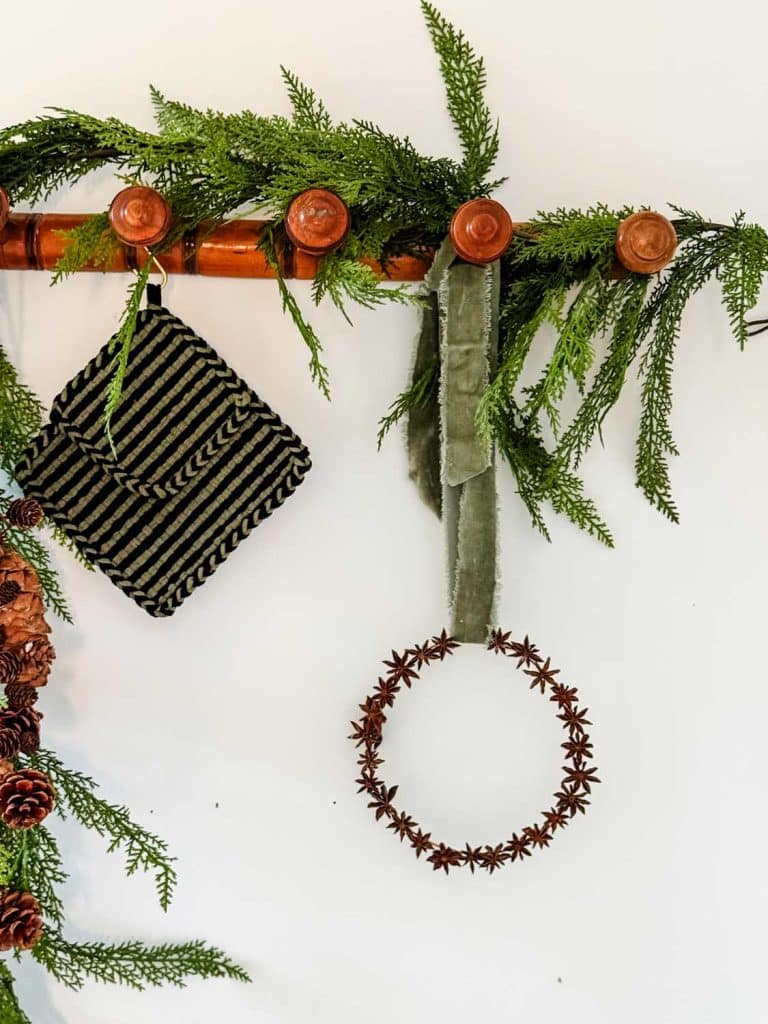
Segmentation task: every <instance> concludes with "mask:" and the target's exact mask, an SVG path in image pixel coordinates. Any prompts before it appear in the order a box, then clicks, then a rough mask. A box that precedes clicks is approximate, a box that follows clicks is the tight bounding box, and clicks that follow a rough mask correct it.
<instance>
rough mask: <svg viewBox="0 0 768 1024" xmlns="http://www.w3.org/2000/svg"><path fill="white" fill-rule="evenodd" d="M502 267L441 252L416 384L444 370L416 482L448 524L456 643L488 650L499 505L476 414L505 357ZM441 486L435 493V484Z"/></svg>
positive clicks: (422, 429) (418, 446)
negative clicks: (500, 355)
mask: <svg viewBox="0 0 768 1024" xmlns="http://www.w3.org/2000/svg"><path fill="white" fill-rule="evenodd" d="M499 278H500V275H499V264H498V262H495V263H492V264H488V265H487V266H483V267H478V266H472V265H470V264H467V263H462V262H460V261H458V260H457V257H456V253H455V250H454V249H453V246H452V245H451V243H450V241H449V240H447V239H446V241H445V242H444V243H443V245H442V246H441V248H440V250H439V252H438V254H437V257H436V259H435V262H434V265H433V267H432V269H431V271H430V273H429V275H428V277H427V288H428V295H427V304H426V306H425V309H424V312H423V319H422V327H421V332H420V335H419V338H418V342H417V349H416V360H415V364H414V371H413V375H414V381H416V380H419V379H421V377H422V376H423V375H424V373H425V372H426V371H427V370H428V369H429V366H430V365H431V364H432V363H435V364H437V363H439V367H440V371H439V372H440V389H439V395H437V394H436V395H435V396H434V397H433V396H430V397H429V398H428V399H427V401H426V402H425V403H424V404H422V405H421V406H418V407H416V408H415V409H413V410H412V411H411V414H410V416H409V420H408V426H407V442H408V456H409V470H410V476H411V479H412V480H413V481H414V483H415V484H416V486H417V488H418V490H419V493H420V494H421V496H422V498H423V499H424V500H425V502H426V503H427V505H428V506H429V507H430V508H432V509H433V511H435V512H436V514H437V515H438V516H442V518H443V520H444V522H445V530H446V543H447V555H448V585H449V598H450V603H451V609H452V629H451V632H452V635H453V636H455V637H456V639H457V640H459V641H460V642H464V643H485V641H486V640H487V638H488V632H489V629H490V624H491V622H492V621H493V614H494V602H495V594H496V549H497V533H498V531H497V501H496V474H495V464H494V457H493V452H492V450H491V448H490V446H488V445H487V444H486V443H485V442H483V441H482V440H481V438H480V437H479V435H478V432H477V427H476V416H477V409H478V405H479V402H480V399H481V398H482V395H483V393H484V391H485V389H486V387H487V385H488V380H489V377H490V374H491V371H492V369H493V368H494V366H495V363H496V358H497V352H498V310H499V289H500V281H499ZM438 480H439V481H440V488H439V492H438V487H437V481H438Z"/></svg>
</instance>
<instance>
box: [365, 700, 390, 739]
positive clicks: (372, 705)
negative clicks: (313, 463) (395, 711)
mask: <svg viewBox="0 0 768 1024" xmlns="http://www.w3.org/2000/svg"><path fill="white" fill-rule="evenodd" d="M358 707H359V708H360V710H361V711H362V712H363V717H364V718H365V721H366V722H367V723H368V725H369V726H370V727H371V731H372V732H376V733H380V732H381V727H382V726H383V725H384V723H385V722H386V720H387V716H386V715H385V714H384V712H383V711H382V710H381V704H380V703H379V699H378V697H368V698H367V699H366V701H365V704H359V705H358Z"/></svg>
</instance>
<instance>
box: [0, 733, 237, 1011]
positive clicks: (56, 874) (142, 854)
mask: <svg viewBox="0 0 768 1024" xmlns="http://www.w3.org/2000/svg"><path fill="white" fill-rule="evenodd" d="M17 761H18V767H31V768H35V769H37V770H38V771H42V772H44V773H45V774H46V775H48V777H49V778H50V779H51V782H52V783H53V785H54V788H55V790H56V794H57V803H56V810H57V812H58V815H59V816H60V817H61V818H66V817H68V816H69V815H71V816H72V817H74V818H75V819H76V820H77V821H78V822H79V823H80V824H81V825H83V826H84V827H85V828H89V829H93V830H94V831H96V832H97V833H98V834H99V835H101V836H104V837H105V838H107V839H108V840H109V849H110V850H116V849H118V848H119V849H122V850H123V852H124V853H125V855H126V874H128V875H132V874H134V873H135V872H137V871H140V870H141V871H148V872H151V873H152V874H153V875H154V877H155V888H156V892H157V897H158V901H159V903H160V906H161V907H162V908H163V909H164V910H167V909H168V906H169V904H170V901H171V896H172V894H173V889H174V886H175V883H176V872H175V870H174V867H173V859H172V858H171V857H170V856H169V855H168V850H167V846H166V844H165V843H164V842H163V840H161V839H158V837H157V836H155V835H153V834H152V833H151V832H148V831H146V829H143V828H141V826H139V825H137V824H135V823H134V822H133V821H132V820H131V818H130V816H129V814H128V812H127V810H126V809H125V808H124V807H117V806H115V805H114V804H110V803H108V802H106V801H105V800H102V799H100V798H99V797H97V796H96V795H95V789H96V783H95V782H94V781H93V779H91V778H89V777H88V776H86V775H84V774H83V773H82V772H78V771H73V770H71V769H69V768H67V767H65V766H64V764H62V762H61V760H60V759H59V758H58V757H56V755H55V754H52V753H51V752H50V751H47V750H40V751H38V752H37V753H36V754H34V755H31V756H29V757H25V756H23V755H22V756H20V757H19V758H18V759H17ZM66 880H67V873H66V871H65V870H64V865H63V860H62V856H61V852H60V850H59V846H58V843H57V841H56V838H55V836H54V834H53V832H52V831H51V830H50V829H49V828H48V827H47V825H37V826H35V827H34V828H32V829H10V828H8V827H7V826H5V825H4V824H2V823H0V882H1V884H2V885H5V886H9V887H10V888H12V889H18V890H23V891H26V892H32V893H34V895H35V897H36V898H37V900H38V902H39V903H40V907H41V911H42V914H43V919H44V922H45V930H44V932H43V937H42V939H41V940H40V942H39V943H38V944H37V945H36V946H35V947H34V949H33V950H32V956H33V957H34V959H35V960H37V961H38V963H40V964H41V965H42V966H43V967H45V969H46V970H47V971H49V972H50V973H51V974H52V975H53V977H54V978H56V979H57V980H58V981H60V982H61V983H62V984H64V985H67V986H69V987H70V988H74V989H79V988H81V987H82V985H83V984H84V982H85V981H86V980H87V979H89V978H91V979H94V980H96V981H101V982H105V983H110V984H112V983H120V984H124V985H129V986H131V987H132V988H137V989H143V988H145V987H146V986H148V985H161V984H172V985H183V984H184V983H185V981H186V979H187V978H189V977H193V976H194V977H202V978H232V979H235V980H239V981H248V980H250V979H249V978H248V975H247V974H246V972H245V971H243V969H242V968H241V967H239V966H238V965H237V964H235V963H233V962H232V961H231V960H230V959H229V958H228V957H227V956H225V955H224V954H223V953H222V952H221V951H220V950H218V949H216V948H214V947H211V946H206V945H205V944H204V943H202V942H199V941H192V942H183V943H173V944H163V945H156V946H147V945H145V944H144V943H142V942H121V943H117V944H109V943H104V942H71V941H69V940H68V939H66V938H65V937H64V935H63V934H62V928H63V925H64V907H63V904H62V901H61V898H60V896H59V893H58V888H59V886H61V885H62V884H63V883H64V882H66ZM12 982H13V977H12V974H11V972H10V971H9V970H8V969H7V967H5V966H4V965H2V964H0V1011H2V1012H0V1021H2V1022H3V1024H6V1021H8V1022H26V1021H27V1018H26V1017H25V1016H24V1013H23V1011H22V1010H21V1008H20V1007H19V1005H18V1001H17V999H16V995H15V993H14V991H13V984H12ZM14 1014H15V1016H14Z"/></svg>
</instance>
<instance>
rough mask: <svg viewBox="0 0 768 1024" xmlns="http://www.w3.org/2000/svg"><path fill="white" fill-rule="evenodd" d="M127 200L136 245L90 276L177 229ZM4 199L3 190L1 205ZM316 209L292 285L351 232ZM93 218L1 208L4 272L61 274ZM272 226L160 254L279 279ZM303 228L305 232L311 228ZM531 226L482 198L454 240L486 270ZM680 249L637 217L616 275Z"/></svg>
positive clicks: (649, 266) (220, 233)
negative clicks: (74, 233)
mask: <svg viewBox="0 0 768 1024" xmlns="http://www.w3.org/2000/svg"><path fill="white" fill-rule="evenodd" d="M134 191H136V189H135V188H134ZM148 191H151V190H148ZM305 195H306V194H305ZM121 196H123V194H122V193H121V194H120V195H118V196H117V197H116V200H115V204H114V205H113V207H112V209H111V211H110V216H111V218H112V220H113V224H114V223H115V219H117V220H119V223H120V226H121V230H120V231H119V232H118V234H120V237H121V238H123V239H127V238H131V239H132V242H130V243H129V242H128V241H124V242H123V243H122V244H121V245H120V247H119V248H118V249H117V251H116V254H115V257H114V259H113V261H112V263H111V264H110V265H109V266H108V267H106V268H102V267H99V268H94V267H84V268H83V269H85V270H94V269H99V270H103V269H106V270H107V271H110V272H117V273H120V272H123V273H124V272H126V271H130V270H136V269H138V268H139V267H141V266H143V265H144V264H145V263H146V262H147V260H149V259H151V258H152V256H151V254H150V252H149V251H148V250H147V249H146V248H145V247H144V246H146V245H147V244H148V243H147V242H146V241H141V242H139V241H138V239H145V238H148V237H149V238H154V237H163V236H164V232H165V231H166V230H167V228H168V224H169V223H170V220H169V217H170V214H169V213H168V214H166V211H164V209H163V208H162V207H161V206H158V207H157V208H156V209H155V210H154V213H153V216H152V217H149V218H148V219H147V218H144V217H143V216H138V217H137V216H134V215H135V213H136V208H135V206H134V205H133V204H132V203H131V202H126V201H125V196H123V198H122V200H121V198H120V197H121ZM2 198H3V197H2V190H1V189H0V206H2ZM128 198H129V199H130V198H131V197H128ZM134 198H135V197H134ZM317 209H319V210H320V212H321V214H322V217H323V218H324V221H323V232H324V235H323V238H322V245H320V244H318V246H317V250H318V251H317V252H312V251H308V249H307V247H306V246H307V243H306V241H305V242H304V243H302V244H303V247H300V245H299V244H297V243H298V242H299V241H300V238H299V236H300V235H301V230H302V216H301V211H299V216H297V217H296V218H295V220H294V221H293V222H292V223H291V225H290V230H289V232H288V233H289V236H290V237H291V239H292V242H293V243H294V244H290V245H289V246H287V247H286V250H285V252H284V254H283V256H282V265H281V272H282V274H283V276H284V277H286V278H297V279H299V280H309V279H311V278H313V277H314V276H315V273H316V271H317V268H318V265H319V261H320V259H321V256H320V255H319V250H320V249H321V248H322V249H323V251H329V250H330V248H332V247H333V246H335V245H337V244H339V242H340V241H342V240H343V238H344V235H345V233H346V231H347V230H348V223H346V221H345V219H344V216H343V211H340V210H336V209H335V208H333V207H327V206H325V205H323V204H320V205H319V206H318V205H317V204H315V207H313V210H317ZM88 216H89V214H61V213H43V214H38V213H9V212H8V209H7V207H5V208H2V209H0V270H53V269H55V267H56V264H57V262H58V260H59V259H60V257H61V256H62V254H63V252H64V250H65V248H66V246H67V244H68V242H67V238H66V236H65V235H64V234H63V232H66V231H69V230H71V229H72V228H75V227H78V226H79V225H81V224H82V223H83V222H84V221H85V220H87V218H88ZM5 218H7V219H5ZM3 219H5V226H4V227H3V226H2V224H3ZM266 223H267V222H265V221H261V220H239V221H230V222H229V223H226V224H219V225H218V226H213V225H212V224H205V223H203V224H201V225H199V226H198V227H197V228H195V229H194V230H192V231H190V232H188V233H187V234H185V235H184V236H183V237H182V238H181V239H179V240H178V241H177V242H176V243H175V244H174V245H172V246H170V247H169V248H167V249H164V250H163V251H162V252H161V253H160V262H161V264H162V267H163V269H164V270H165V271H166V272H167V273H169V274H201V275H204V276H206V277H244V278H274V277H275V273H274V271H273V270H272V268H271V267H270V266H269V265H268V263H267V260H266V257H265V255H264V253H263V252H262V251H261V250H260V249H259V239H260V237H261V232H262V231H263V230H264V226H265V224H266ZM303 226H304V227H306V224H304V225H303ZM525 227H526V225H525V223H517V224H516V223H514V222H513V221H512V220H511V219H510V218H509V215H508V214H507V212H506V211H505V210H504V208H503V207H501V206H500V205H499V204H498V203H495V202H494V201H493V200H489V199H477V200H472V201H471V202H470V203H465V204H464V205H463V206H462V207H460V208H459V210H457V212H456V215H455V216H454V219H453V221H452V223H451V238H452V239H453V242H454V245H455V247H456V250H457V252H458V253H459V255H460V256H461V257H462V258H463V259H465V260H467V261H469V262H472V263H484V262H486V261H489V260H493V259H497V258H498V256H500V255H501V254H502V253H503V252H504V250H505V249H506V247H507V246H508V245H509V241H510V239H511V237H512V235H513V234H514V232H515V231H516V230H520V229H524V228H525ZM116 230H117V227H116ZM131 232H132V234H131ZM310 235H311V237H312V238H313V239H315V238H317V237H318V236H317V231H316V230H314V229H313V231H312V232H310ZM133 239H136V240H133ZM676 246H677V236H676V234H675V230H674V226H673V225H672V224H671V222H670V221H668V220H667V219H666V218H665V217H663V216H662V215H661V214H658V213H653V212H651V211H641V212H639V213H636V214H632V216H630V217H628V218H627V220H625V221H624V222H623V223H622V225H621V227H620V228H619V232H618V235H617V240H616V256H617V264H616V267H615V270H614V273H613V276H620V275H621V274H625V273H626V272H627V271H628V270H629V271H634V272H635V273H649V274H650V273H655V272H656V271H657V270H660V269H661V268H662V267H664V266H666V264H668V263H669V262H670V261H671V260H672V259H673V257H674V254H675V249H676ZM433 255H434V253H433V252H432V251H431V250H425V252H424V255H423V256H422V257H417V256H400V257H397V258H396V259H393V260H392V261H390V262H389V263H388V264H387V269H386V275H387V278H388V279H389V280H392V281H419V280H421V279H422V278H423V277H424V275H425V273H426V272H427V270H428V269H429V267H430V265H431V263H432V257H433ZM366 262H367V263H368V265H369V266H371V267H372V268H373V269H374V270H376V271H381V270H382V267H381V265H380V264H379V263H377V262H376V261H373V260H368V261H366Z"/></svg>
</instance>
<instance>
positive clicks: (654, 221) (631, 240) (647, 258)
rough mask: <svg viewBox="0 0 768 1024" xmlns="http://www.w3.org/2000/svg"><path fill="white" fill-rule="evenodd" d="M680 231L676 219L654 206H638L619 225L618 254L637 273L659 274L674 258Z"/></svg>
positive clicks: (623, 262)
mask: <svg viewBox="0 0 768 1024" xmlns="http://www.w3.org/2000/svg"><path fill="white" fill-rule="evenodd" d="M676 250H677V232H676V231H675V226H674V224H673V223H672V221H670V220H667V218H666V217H665V216H663V214H661V213H655V212H654V211H653V210H638V212H637V213H633V214H631V215H630V216H629V217H627V218H626V220H623V221H622V222H621V224H620V225H619V230H618V232H617V234H616V255H617V256H618V258H619V261H620V262H621V264H622V265H623V266H625V267H626V268H627V270H631V271H632V272H633V273H635V274H655V273H656V272H657V271H659V270H661V269H662V268H663V267H666V265H667V264H668V263H671V261H672V260H673V259H674V256H675V252H676Z"/></svg>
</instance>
